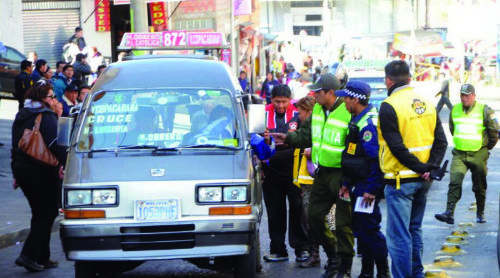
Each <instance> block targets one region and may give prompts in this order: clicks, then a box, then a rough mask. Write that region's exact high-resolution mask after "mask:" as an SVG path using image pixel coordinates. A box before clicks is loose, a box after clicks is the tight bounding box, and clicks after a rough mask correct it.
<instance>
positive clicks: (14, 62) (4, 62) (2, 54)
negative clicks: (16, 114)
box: [0, 43, 26, 99]
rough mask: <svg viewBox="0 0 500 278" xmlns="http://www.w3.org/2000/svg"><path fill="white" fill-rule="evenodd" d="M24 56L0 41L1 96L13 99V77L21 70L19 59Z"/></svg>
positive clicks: (23, 58) (22, 58) (24, 57)
mask: <svg viewBox="0 0 500 278" xmlns="http://www.w3.org/2000/svg"><path fill="white" fill-rule="evenodd" d="M25 59H26V56H24V54H22V53H21V52H20V51H19V50H17V49H15V48H13V47H10V46H7V45H3V44H1V43H0V92H2V93H7V94H5V95H4V94H2V96H1V97H2V98H12V99H14V92H15V86H14V78H15V77H16V75H18V74H19V72H21V61H22V60H25Z"/></svg>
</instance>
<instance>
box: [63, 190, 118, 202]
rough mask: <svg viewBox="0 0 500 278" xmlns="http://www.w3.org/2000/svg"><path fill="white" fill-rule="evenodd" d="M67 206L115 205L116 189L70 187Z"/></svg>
mask: <svg viewBox="0 0 500 278" xmlns="http://www.w3.org/2000/svg"><path fill="white" fill-rule="evenodd" d="M66 194H67V195H66V196H67V197H66V205H67V206H92V205H97V206H99V205H115V204H116V189H114V188H106V189H74V190H72V189H69V190H67V193H66Z"/></svg>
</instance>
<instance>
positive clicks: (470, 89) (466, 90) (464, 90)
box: [460, 84, 476, 95]
mask: <svg viewBox="0 0 500 278" xmlns="http://www.w3.org/2000/svg"><path fill="white" fill-rule="evenodd" d="M460 93H461V94H464V95H470V94H475V93H476V89H474V86H472V85H471V84H464V85H462V87H460Z"/></svg>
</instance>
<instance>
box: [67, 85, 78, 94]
mask: <svg viewBox="0 0 500 278" xmlns="http://www.w3.org/2000/svg"><path fill="white" fill-rule="evenodd" d="M65 91H66V92H73V91H74V92H78V87H77V86H76V85H75V84H73V83H69V85H68V86H66V90H65Z"/></svg>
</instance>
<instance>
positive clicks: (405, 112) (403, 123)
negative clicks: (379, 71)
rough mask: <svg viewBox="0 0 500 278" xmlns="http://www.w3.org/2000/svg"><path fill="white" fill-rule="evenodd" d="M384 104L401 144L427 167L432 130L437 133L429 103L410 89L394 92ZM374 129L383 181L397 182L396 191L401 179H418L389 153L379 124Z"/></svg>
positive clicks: (433, 113)
mask: <svg viewBox="0 0 500 278" xmlns="http://www.w3.org/2000/svg"><path fill="white" fill-rule="evenodd" d="M383 102H385V103H387V104H389V105H391V106H392V107H393V108H394V110H395V111H396V115H397V119H398V127H399V132H400V134H401V136H402V138H403V144H404V145H405V146H406V148H407V149H408V151H409V152H410V153H412V154H413V155H415V156H416V157H417V158H418V159H419V160H420V161H421V162H423V163H426V162H427V161H428V160H429V157H430V153H431V149H432V144H433V143H434V130H435V129H436V117H437V115H436V109H435V108H434V106H433V105H432V103H431V102H429V101H425V100H424V99H423V98H422V96H421V95H420V94H417V93H416V92H415V91H414V90H413V88H411V87H409V86H408V87H401V88H400V89H399V90H398V89H396V90H395V91H394V92H393V93H392V94H391V95H390V96H389V97H388V98H386V99H385V100H384V101H383ZM377 129H378V134H379V136H378V140H379V145H380V149H379V159H380V168H381V169H382V172H384V178H385V179H394V180H396V188H397V189H399V188H400V180H401V179H405V178H416V177H420V174H419V173H416V172H414V171H412V170H410V169H409V168H408V167H406V166H405V165H403V164H401V163H400V162H399V160H398V159H397V158H396V157H395V156H394V155H393V154H392V153H391V150H390V149H389V147H388V146H387V143H386V141H385V139H384V136H383V135H382V132H381V131H380V124H379V125H378V126H377Z"/></svg>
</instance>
